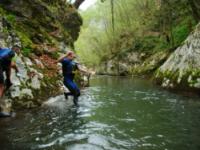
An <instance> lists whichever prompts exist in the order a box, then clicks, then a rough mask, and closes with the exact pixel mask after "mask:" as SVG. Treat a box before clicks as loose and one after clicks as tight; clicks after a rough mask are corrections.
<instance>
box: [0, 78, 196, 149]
mask: <svg viewBox="0 0 200 150" xmlns="http://www.w3.org/2000/svg"><path fill="white" fill-rule="evenodd" d="M79 104H80V106H79V107H74V106H73V103H72V101H71V100H70V99H69V100H68V101H66V100H64V97H63V96H62V95H61V96H57V97H55V98H51V99H50V100H49V101H48V102H46V104H45V105H44V106H43V107H41V108H39V109H37V110H31V111H26V112H18V113H17V115H16V117H14V118H5V119H1V120H0V149H1V150H199V149H200V98H199V97H194V96H192V97H191V96H190V97H189V96H183V95H180V94H175V93H170V92H168V91H166V90H163V89H161V88H159V87H156V86H155V85H153V84H152V83H151V82H150V81H148V80H146V79H138V78H125V77H106V76H105V77H96V78H94V79H92V81H91V86H90V87H89V88H85V89H83V90H82V96H81V97H80V101H79Z"/></svg>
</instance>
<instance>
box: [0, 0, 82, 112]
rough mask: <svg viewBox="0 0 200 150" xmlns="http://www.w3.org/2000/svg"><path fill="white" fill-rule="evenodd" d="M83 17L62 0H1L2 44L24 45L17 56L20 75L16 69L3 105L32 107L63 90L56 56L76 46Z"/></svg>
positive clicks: (3, 45)
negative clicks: (75, 42)
mask: <svg viewBox="0 0 200 150" xmlns="http://www.w3.org/2000/svg"><path fill="white" fill-rule="evenodd" d="M81 25H82V18H81V17H80V15H79V14H78V12H77V10H76V9H75V8H74V7H73V6H72V5H71V4H69V3H67V2H65V1H61V0H55V1H53V2H50V1H46V0H35V1H31V0H19V1H7V0H3V1H1V2H0V46H1V47H8V48H11V47H12V46H13V45H15V44H17V45H20V46H21V47H22V49H21V54H20V55H19V56H17V57H16V63H17V66H18V68H19V73H20V75H18V76H17V75H16V73H15V72H14V70H13V72H12V77H11V78H12V82H13V85H12V87H11V89H10V90H9V91H8V92H7V93H6V96H5V97H4V98H3V99H4V100H5V101H3V100H1V102H2V104H1V105H2V107H3V109H4V106H10V103H12V104H13V107H20V108H21V107H24V108H32V107H36V106H38V105H40V104H41V103H42V101H43V100H44V99H45V98H47V97H49V96H52V95H55V94H57V93H59V92H61V89H60V87H61V86H62V79H61V72H59V71H58V68H59V66H57V64H56V63H55V60H56V59H57V58H58V57H59V55H60V54H62V53H65V52H66V51H67V50H68V49H72V48H73V46H74V45H73V44H74V41H75V40H76V39H77V38H78V35H79V31H80V26H81Z"/></svg>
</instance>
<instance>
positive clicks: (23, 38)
mask: <svg viewBox="0 0 200 150" xmlns="http://www.w3.org/2000/svg"><path fill="white" fill-rule="evenodd" d="M17 35H18V36H19V38H20V40H21V42H22V46H23V47H28V48H31V47H32V44H33V43H32V41H31V40H30V39H29V37H28V36H27V35H26V34H25V33H22V32H19V31H17Z"/></svg>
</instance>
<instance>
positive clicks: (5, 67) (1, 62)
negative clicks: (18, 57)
mask: <svg viewBox="0 0 200 150" xmlns="http://www.w3.org/2000/svg"><path fill="white" fill-rule="evenodd" d="M14 56H15V52H14V51H13V50H11V49H9V48H0V84H4V76H3V72H6V77H7V79H6V84H7V85H9V84H11V82H10V79H9V73H10V67H11V61H12V58H13V57H14Z"/></svg>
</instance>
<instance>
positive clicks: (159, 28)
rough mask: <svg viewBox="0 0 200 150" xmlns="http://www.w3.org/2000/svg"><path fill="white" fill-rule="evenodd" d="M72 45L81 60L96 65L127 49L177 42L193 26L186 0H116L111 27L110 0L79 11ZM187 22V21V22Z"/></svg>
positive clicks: (144, 49)
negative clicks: (80, 22) (77, 34)
mask: <svg viewBox="0 0 200 150" xmlns="http://www.w3.org/2000/svg"><path fill="white" fill-rule="evenodd" d="M82 16H83V19H84V24H83V27H82V31H81V34H80V35H81V36H80V37H79V39H78V41H77V42H76V44H75V46H76V49H77V52H78V54H79V56H80V58H81V60H82V61H83V62H85V63H86V64H89V65H91V66H92V65H97V64H99V63H101V62H102V61H107V60H109V59H111V58H113V57H115V56H118V54H121V53H128V52H130V51H139V52H148V53H152V54H153V53H155V52H158V51H164V50H166V49H174V48H175V47H177V46H178V45H180V44H181V43H182V42H183V41H184V40H185V38H186V37H187V36H188V34H189V33H190V32H191V30H192V27H193V26H194V25H195V23H194V19H193V16H192V12H191V7H190V6H189V5H188V1H187V0H169V1H162V5H160V3H159V1H157V0H140V1H138V0H117V1H115V3H114V22H115V24H114V27H115V28H114V30H113V26H112V14H111V5H110V1H104V3H101V2H100V1H98V2H97V4H96V5H95V6H93V7H92V8H90V9H89V10H87V11H85V12H82ZM189 23H191V24H189Z"/></svg>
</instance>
